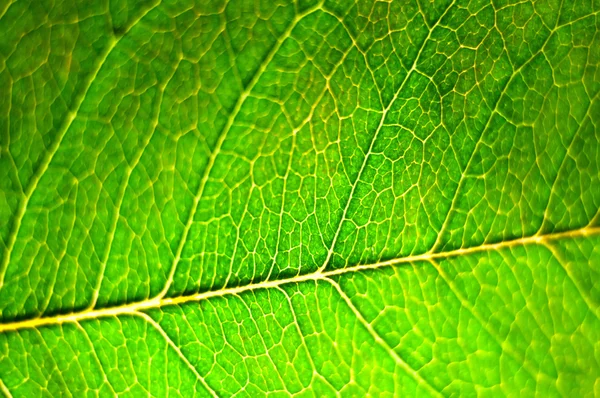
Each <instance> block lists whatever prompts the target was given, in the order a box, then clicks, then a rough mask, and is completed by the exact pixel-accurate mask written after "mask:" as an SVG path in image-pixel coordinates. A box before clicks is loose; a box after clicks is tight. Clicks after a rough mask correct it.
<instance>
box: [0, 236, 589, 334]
mask: <svg viewBox="0 0 600 398" xmlns="http://www.w3.org/2000/svg"><path fill="white" fill-rule="evenodd" d="M599 234H600V227H595V228H594V227H592V228H590V227H585V228H581V229H578V230H573V231H567V232H560V233H556V234H548V235H538V236H530V237H525V238H520V239H515V240H511V241H506V242H501V243H490V244H484V245H481V246H477V247H471V248H465V249H456V250H452V251H448V252H445V253H425V254H420V255H415V256H410V257H402V258H397V259H392V260H387V261H381V262H378V263H374V264H366V265H355V266H352V267H347V268H340V269H334V270H330V271H318V272H315V273H312V274H305V275H298V276H294V277H290V278H286V279H280V280H272V281H269V280H267V281H263V282H257V283H252V284H249V285H245V286H239V287H230V288H226V289H221V290H215V291H208V292H203V293H197V294H192V295H188V296H179V297H171V298H159V297H155V298H152V299H148V300H144V301H139V302H136V303H130V304H125V305H122V306H117V307H110V308H102V309H98V310H84V311H81V312H74V313H71V314H63V315H55V316H50V317H40V318H33V319H24V320H19V321H14V322H8V323H3V324H2V323H0V333H3V332H9V331H18V330H20V329H25V328H37V327H40V326H46V325H60V324H62V323H68V322H80V321H85V320H87V319H97V318H101V317H111V316H112V317H116V316H120V315H128V314H129V315H130V314H136V313H137V312H139V311H146V310H150V309H155V308H162V307H167V306H170V305H181V304H185V303H191V302H198V301H202V300H207V299H210V298H215V297H224V296H230V295H237V294H241V293H244V292H248V291H253V290H259V289H270V288H277V287H280V286H282V285H286V284H289V283H301V282H307V281H316V280H326V279H328V278H330V277H333V276H337V275H343V274H350V273H353V272H361V271H366V270H371V269H378V268H383V267H390V266H395V265H401V264H408V263H412V262H419V261H429V260H436V259H445V258H452V257H457V256H463V255H468V254H475V253H482V252H487V251H494V250H502V249H510V248H514V247H519V246H525V245H532V244H533V245H535V244H545V243H547V242H550V241H555V240H559V239H566V238H581V237H587V236H593V235H599Z"/></svg>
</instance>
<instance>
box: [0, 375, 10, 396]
mask: <svg viewBox="0 0 600 398" xmlns="http://www.w3.org/2000/svg"><path fill="white" fill-rule="evenodd" d="M0 391H2V393H4V396H6V397H7V398H12V394H11V393H10V390H9V389H8V388H7V387H6V385H5V384H4V382H3V381H2V379H0Z"/></svg>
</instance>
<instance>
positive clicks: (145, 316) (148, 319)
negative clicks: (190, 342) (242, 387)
mask: <svg viewBox="0 0 600 398" xmlns="http://www.w3.org/2000/svg"><path fill="white" fill-rule="evenodd" d="M135 315H138V316H139V317H141V318H142V319H144V320H145V321H146V322H148V323H149V324H150V325H152V327H153V328H154V329H156V331H157V332H158V333H160V335H161V336H162V337H163V338H164V339H165V341H166V342H167V344H168V345H169V346H170V347H171V348H172V349H173V350H175V352H176V353H177V355H178V356H179V358H181V360H182V361H183V362H184V363H185V364H186V365H187V367H188V368H189V369H190V370H191V371H192V372H193V373H194V375H196V378H197V379H198V380H199V381H200V383H201V384H202V386H203V387H204V388H205V389H206V390H207V391H208V392H209V393H210V395H212V396H213V397H218V395H217V393H215V392H214V390H213V389H212V388H210V386H209V385H208V384H207V383H206V380H204V377H202V375H200V373H198V369H196V367H195V366H194V365H192V363H191V362H190V361H189V359H187V357H186V356H185V355H183V352H181V349H180V348H179V347H177V344H175V343H174V342H173V340H171V338H170V337H169V335H168V334H167V332H165V331H164V329H163V328H162V327H161V326H160V325H159V324H158V322H156V321H155V320H154V319H153V318H152V317H151V316H150V315H148V314H144V313H142V312H139V313H137V314H135Z"/></svg>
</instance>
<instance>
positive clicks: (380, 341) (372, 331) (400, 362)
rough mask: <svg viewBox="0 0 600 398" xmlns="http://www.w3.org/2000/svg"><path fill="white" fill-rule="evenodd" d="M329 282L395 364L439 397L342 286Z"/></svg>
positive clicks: (433, 388) (437, 392)
mask: <svg viewBox="0 0 600 398" xmlns="http://www.w3.org/2000/svg"><path fill="white" fill-rule="evenodd" d="M328 281H329V283H330V284H331V285H332V286H333V287H334V288H335V290H337V292H338V294H339V295H340V297H341V298H342V300H344V302H345V303H346V305H347V306H348V308H349V309H350V310H351V311H352V313H353V314H354V316H355V317H356V319H357V320H358V321H359V323H360V324H361V325H362V326H363V327H364V328H365V329H367V331H368V332H369V334H370V335H371V337H373V339H374V340H375V342H376V343H377V344H379V345H380V346H381V347H382V348H383V349H385V350H386V351H388V353H389V354H390V356H391V357H392V358H394V361H395V362H396V364H397V365H398V366H399V367H400V368H401V369H402V370H404V371H405V372H406V373H408V374H409V375H410V376H411V377H412V378H413V379H414V380H415V381H416V382H417V384H418V385H420V386H423V387H425V389H426V390H428V392H429V393H431V395H433V396H436V397H439V396H441V394H440V393H439V391H437V390H436V389H435V387H434V386H433V385H431V384H430V383H429V381H427V380H425V379H424V378H423V377H422V376H421V375H420V374H419V372H417V371H416V370H415V369H413V368H412V367H411V366H410V365H409V364H408V363H406V361H405V360H404V359H402V357H401V356H400V355H398V353H397V352H396V350H394V349H393V348H392V347H391V346H390V345H389V344H388V343H387V342H386V341H385V340H384V339H383V338H382V337H381V336H380V335H379V333H377V331H376V330H375V329H373V326H371V324H370V323H369V322H367V320H366V319H365V318H364V316H363V315H362V313H361V312H360V311H359V310H358V308H356V307H355V306H354V303H352V300H350V298H349V297H348V295H347V294H346V293H345V292H344V291H343V290H342V288H341V287H340V285H338V284H337V282H335V281H333V280H331V279H329V280H328Z"/></svg>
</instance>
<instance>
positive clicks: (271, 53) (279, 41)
mask: <svg viewBox="0 0 600 398" xmlns="http://www.w3.org/2000/svg"><path fill="white" fill-rule="evenodd" d="M320 7H321V3H317V5H315V6H313V7H311V8H309V9H307V10H306V11H304V12H303V13H302V14H299V15H297V16H296V17H295V18H294V20H293V21H292V23H290V25H289V26H288V28H287V29H286V30H285V32H283V34H282V35H281V36H280V37H279V38H278V39H277V41H276V42H275V44H274V45H273V47H272V48H271V50H270V51H269V53H268V54H267V56H266V57H265V59H264V60H263V61H262V63H261V64H260V66H259V67H258V69H257V71H256V72H255V73H254V76H253V77H252V80H250V82H249V83H248V85H247V86H246V88H245V89H244V90H243V91H242V93H241V94H240V96H239V97H238V100H237V102H236V103H235V106H234V107H233V110H232V111H231V114H230V115H229V117H228V118H227V122H226V123H225V126H224V127H223V129H222V130H221V134H220V136H219V139H218V141H217V144H216V145H215V149H214V150H213V151H212V153H211V154H210V157H209V159H208V163H207V164H206V168H205V169H204V173H203V175H202V180H201V181H200V184H199V185H198V191H197V192H196V195H195V196H194V203H193V204H192V208H191V210H190V214H189V216H188V219H187V222H186V224H185V226H184V228H183V232H182V234H181V239H180V241H179V244H178V246H177V251H176V252H175V257H174V258H173V262H172V263H171V269H170V270H169V276H168V277H167V282H166V283H165V286H164V288H163V289H162V291H161V292H160V293H159V294H158V295H157V296H156V297H157V298H162V297H164V296H165V295H166V294H167V292H168V291H169V288H170V287H171V284H172V283H173V278H174V277H175V271H176V270H177V264H178V263H179V260H180V259H181V253H182V252H183V247H184V246H185V243H186V242H187V237H188V234H189V232H190V229H191V228H192V224H193V221H194V215H195V214H196V210H197V209H198V204H199V203H200V198H201V197H202V194H203V192H204V188H205V187H206V184H207V182H208V178H209V176H210V172H211V170H212V168H213V166H214V165H215V161H216V158H217V155H218V154H219V152H220V150H221V147H222V146H223V143H224V142H225V138H226V137H227V133H228V132H229V130H230V129H231V127H232V126H233V122H234V120H235V118H236V116H237V114H238V113H239V112H240V110H241V109H242V105H243V104H244V102H245V101H246V98H248V97H249V96H250V92H251V91H252V90H253V89H254V86H256V84H257V83H258V81H259V80H260V77H261V76H262V74H263V72H264V71H265V70H266V69H267V66H268V65H269V64H270V63H271V61H272V60H273V58H274V57H275V54H277V51H279V48H280V47H281V45H282V44H283V42H284V41H285V40H286V39H287V38H288V37H289V36H290V35H291V33H292V31H293V30H294V28H295V27H296V25H298V22H300V21H301V20H302V19H303V18H304V17H306V16H307V15H309V14H311V13H313V12H314V11H316V10H317V9H319V8H320Z"/></svg>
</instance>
